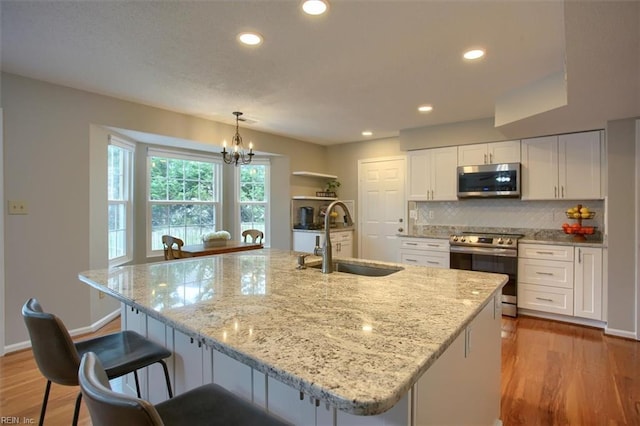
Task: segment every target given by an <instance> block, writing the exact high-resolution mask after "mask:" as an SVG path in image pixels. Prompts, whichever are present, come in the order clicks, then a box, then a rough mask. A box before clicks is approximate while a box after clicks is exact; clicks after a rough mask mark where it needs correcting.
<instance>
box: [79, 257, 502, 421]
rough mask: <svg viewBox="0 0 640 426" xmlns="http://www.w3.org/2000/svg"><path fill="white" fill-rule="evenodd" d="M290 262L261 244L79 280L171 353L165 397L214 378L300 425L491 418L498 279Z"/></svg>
mask: <svg viewBox="0 0 640 426" xmlns="http://www.w3.org/2000/svg"><path fill="white" fill-rule="evenodd" d="M309 259H311V260H312V261H308V262H307V263H308V264H309V265H310V266H312V265H314V264H318V263H319V261H320V258H315V259H314V258H313V257H311V258H309ZM296 260H297V256H296V253H295V252H289V251H282V250H275V249H262V250H254V251H250V252H239V253H233V254H226V255H221V256H211V257H202V258H197V259H184V260H178V261H171V262H159V263H150V264H144V265H134V266H124V267H118V268H112V269H108V270H107V269H105V270H96V271H88V272H83V273H81V274H80V275H79V277H80V280H81V281H83V282H85V283H88V284H89V285H91V286H93V287H95V288H97V289H98V290H100V291H103V292H105V293H108V294H110V295H111V296H113V297H115V298H117V299H118V300H120V301H121V302H122V303H123V304H124V305H123V306H124V308H123V313H124V314H125V315H123V327H125V328H133V329H137V331H139V332H142V333H144V334H146V335H148V336H150V338H151V337H154V336H155V337H154V338H155V340H159V341H161V343H164V344H166V345H167V347H169V348H170V349H172V350H173V351H174V365H173V366H172V367H173V369H172V371H173V375H174V386H175V388H176V392H177V393H180V392H181V391H184V390H186V389H187V388H189V387H193V386H194V385H197V384H198V383H195V384H194V383H192V382H191V383H187V382H188V381H189V380H188V379H189V378H190V377H191V378H196V381H197V380H198V379H199V380H200V382H207V381H214V382H216V383H221V384H222V385H223V386H226V387H228V388H229V389H230V390H232V391H234V392H236V393H239V394H241V395H242V396H244V397H246V398H248V399H250V400H252V401H254V403H256V404H258V405H261V406H263V407H265V408H267V409H268V410H269V411H271V412H273V413H275V414H276V415H279V416H281V417H283V418H285V419H287V420H289V421H291V422H293V423H296V424H305V425H306V424H310V423H313V424H334V425H341V424H405V425H411V424H415V425H422V424H429V423H434V424H435V423H443V422H446V423H457V424H460V421H462V422H465V423H469V421H472V422H473V423H474V424H493V423H495V422H497V421H498V417H499V404H500V303H496V296H498V297H499V295H500V290H501V287H502V286H503V285H504V284H505V283H506V281H507V277H506V276H505V275H499V274H487V273H478V272H470V271H458V270H441V269H433V268H427V267H417V266H407V265H397V264H380V263H379V262H368V261H363V260H356V259H353V260H352V262H357V263H362V264H369V265H374V266H376V265H378V266H380V265H385V266H388V267H389V268H392V269H393V268H395V269H399V270H398V271H397V272H394V273H392V274H391V275H388V276H385V277H368V276H360V275H354V274H348V273H341V272H334V273H332V274H322V273H321V272H320V270H319V269H315V268H312V267H308V268H307V269H296ZM137 313H140V314H141V315H143V316H144V317H143V318H144V319H143V320H142V321H141V320H140V318H139V317H138V318H133V317H132V315H134V314H137ZM141 324H142V325H141ZM158 330H160V331H159V332H158ZM189 345H190V346H191V347H185V346H189ZM194 354H195V356H194ZM194 359H195V360H196V362H194V361H193V360H194ZM198 360H199V361H198ZM153 376H154V374H149V375H148V379H149V386H148V391H149V394H151V393H153V392H154V391H157V389H161V387H160V386H154V385H153V384H152V383H151V381H152V380H153ZM149 399H153V398H151V396H150V395H149ZM310 402H311V403H310ZM465 416H467V417H465Z"/></svg>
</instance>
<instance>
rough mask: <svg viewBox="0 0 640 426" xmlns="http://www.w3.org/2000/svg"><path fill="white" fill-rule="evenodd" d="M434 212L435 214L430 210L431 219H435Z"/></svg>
mask: <svg viewBox="0 0 640 426" xmlns="http://www.w3.org/2000/svg"><path fill="white" fill-rule="evenodd" d="M433 217H434V214H433V210H429V219H433Z"/></svg>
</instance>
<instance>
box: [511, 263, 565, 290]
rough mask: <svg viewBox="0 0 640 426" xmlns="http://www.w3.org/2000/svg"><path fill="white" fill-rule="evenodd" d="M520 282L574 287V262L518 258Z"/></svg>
mask: <svg viewBox="0 0 640 426" xmlns="http://www.w3.org/2000/svg"><path fill="white" fill-rule="evenodd" d="M518 282H523V283H527V284H540V285H546V286H551V287H563V288H569V289H573V262H549V261H546V260H538V259H518Z"/></svg>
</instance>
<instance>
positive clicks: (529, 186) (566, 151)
mask: <svg viewBox="0 0 640 426" xmlns="http://www.w3.org/2000/svg"><path fill="white" fill-rule="evenodd" d="M601 137H602V136H601V132H600V131H593V132H584V133H573V134H568V135H560V136H546V137H541V138H531V139H523V140H522V199H523V200H558V199H566V200H588V199H598V198H601V197H602V193H601V189H600V186H601V185H600V178H601Z"/></svg>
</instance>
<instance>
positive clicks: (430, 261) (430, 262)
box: [427, 260, 440, 265]
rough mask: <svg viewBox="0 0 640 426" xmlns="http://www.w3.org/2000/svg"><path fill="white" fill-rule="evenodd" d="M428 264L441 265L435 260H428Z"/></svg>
mask: <svg viewBox="0 0 640 426" xmlns="http://www.w3.org/2000/svg"><path fill="white" fill-rule="evenodd" d="M427 263H428V264H430V265H439V264H440V262H436V261H434V260H427Z"/></svg>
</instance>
